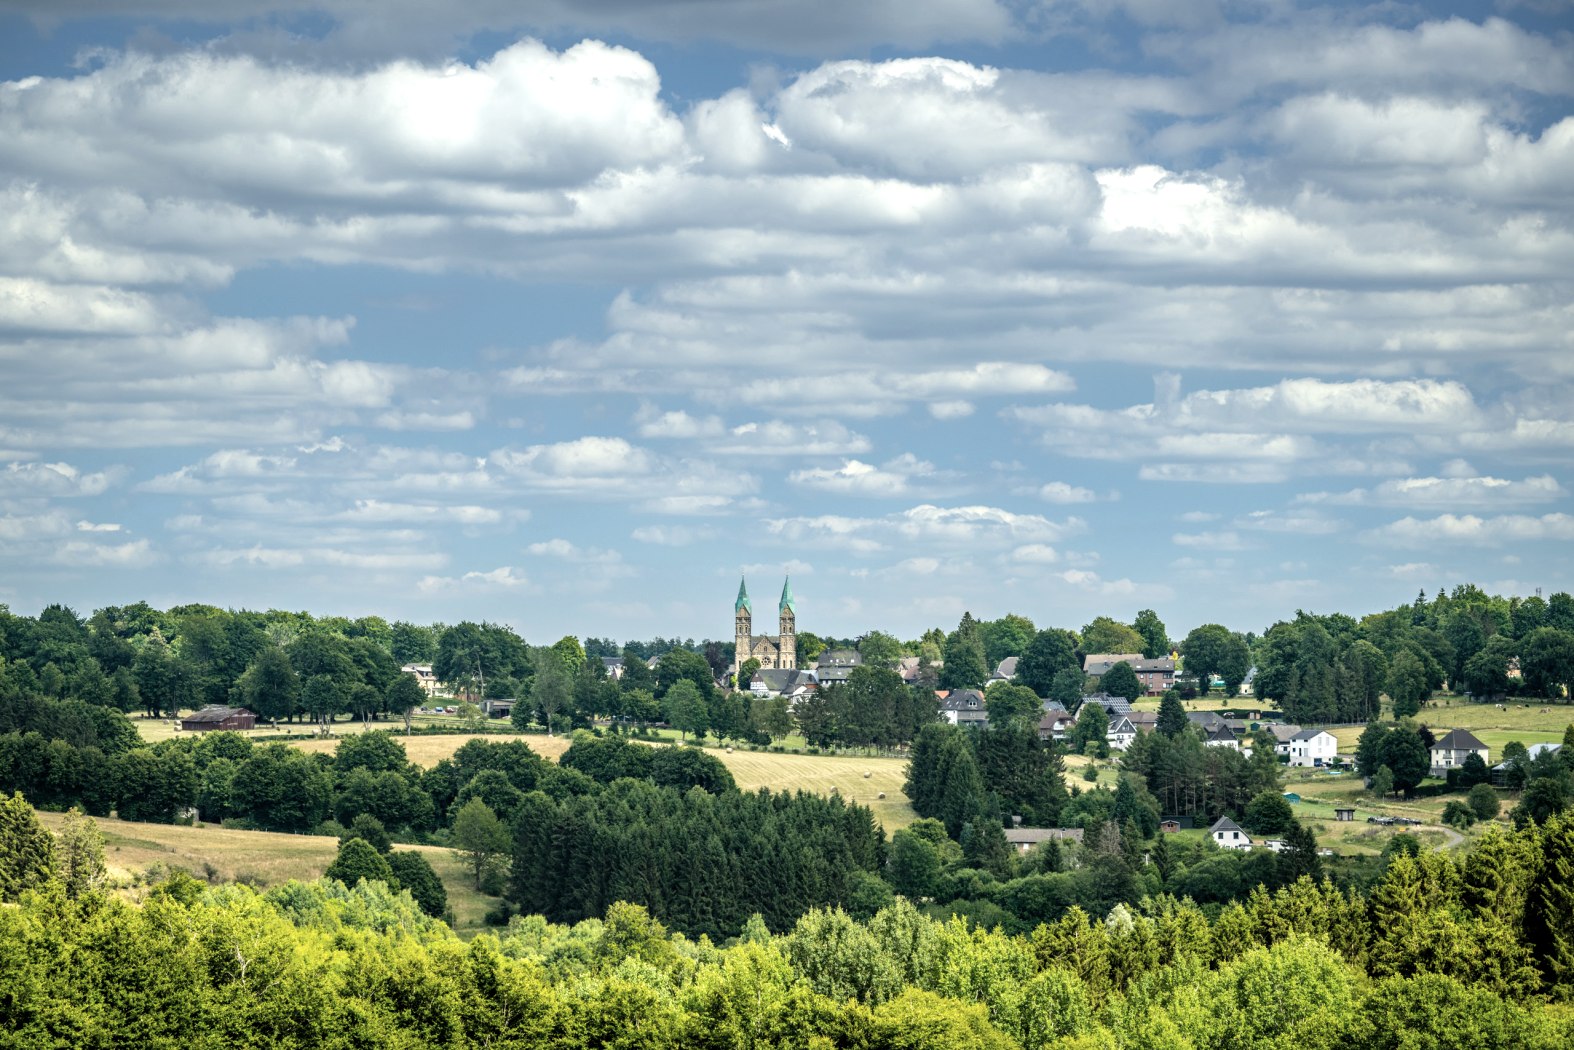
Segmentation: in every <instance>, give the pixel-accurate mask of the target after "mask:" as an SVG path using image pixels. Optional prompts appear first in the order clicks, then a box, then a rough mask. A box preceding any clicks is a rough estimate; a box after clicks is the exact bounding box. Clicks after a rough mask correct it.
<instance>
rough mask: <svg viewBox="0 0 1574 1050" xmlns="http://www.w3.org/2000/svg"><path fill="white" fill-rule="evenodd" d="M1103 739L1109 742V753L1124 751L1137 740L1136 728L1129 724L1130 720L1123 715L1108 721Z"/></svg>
mask: <svg viewBox="0 0 1574 1050" xmlns="http://www.w3.org/2000/svg"><path fill="white" fill-rule="evenodd" d="M1104 739H1105V740H1107V741H1109V747H1110V750H1111V751H1124V750H1126V749H1127V748H1128V747H1130V746H1131V742H1132V741H1133V740H1136V739H1137V727H1136V726H1134V725H1132V724H1131V719H1129V718H1127V717H1126V716H1125V715H1121V716H1120V717H1118V718H1112V719H1110V723H1109V730H1108V731H1107V732H1105V734H1104Z"/></svg>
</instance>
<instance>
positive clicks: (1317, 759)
mask: <svg viewBox="0 0 1574 1050" xmlns="http://www.w3.org/2000/svg"><path fill="white" fill-rule="evenodd" d="M1274 750H1275V751H1276V752H1278V753H1279V754H1281V755H1288V756H1289V757H1290V765H1292V766H1314V767H1320V766H1329V765H1333V761H1334V756H1335V755H1336V754H1338V753H1339V740H1338V738H1336V737H1335V736H1334V735H1333V734H1332V733H1330V732H1327V731H1326V730H1323V729H1303V730H1301V731H1300V732H1299V733H1296V734H1295V735H1294V736H1292V737H1291V738H1290V739H1289V740H1288V741H1285V742H1282V743H1280V744H1279V745H1278V746H1277V747H1275V748H1274Z"/></svg>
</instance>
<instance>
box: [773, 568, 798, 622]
mask: <svg viewBox="0 0 1574 1050" xmlns="http://www.w3.org/2000/svg"><path fill="white" fill-rule="evenodd" d="M788 609H791V610H792V611H793V615H797V613H798V606H797V605H795V604H794V603H793V597H792V577H791V576H789V577H787V579H786V580H785V581H784V582H783V583H782V603H781V605H780V606H779V607H778V609H777V611H778V612H786V611H787V610H788Z"/></svg>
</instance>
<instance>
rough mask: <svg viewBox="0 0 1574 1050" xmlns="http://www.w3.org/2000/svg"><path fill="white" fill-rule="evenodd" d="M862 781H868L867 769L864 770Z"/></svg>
mask: <svg viewBox="0 0 1574 1050" xmlns="http://www.w3.org/2000/svg"><path fill="white" fill-rule="evenodd" d="M864 779H865V780H868V779H869V771H868V770H867V769H866V770H864Z"/></svg>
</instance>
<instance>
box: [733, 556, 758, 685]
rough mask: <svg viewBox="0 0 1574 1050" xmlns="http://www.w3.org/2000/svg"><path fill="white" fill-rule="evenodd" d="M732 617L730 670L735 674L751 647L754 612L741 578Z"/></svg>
mask: <svg viewBox="0 0 1574 1050" xmlns="http://www.w3.org/2000/svg"><path fill="white" fill-rule="evenodd" d="M732 615H733V620H734V640H735V648H734V652H733V658H732V670H733V673H737V670H738V668H740V667H742V666H743V664H744V661H746V660H748V658H749V650H750V649H751V648H752V647H753V642H751V641H750V638H749V635H750V632H751V631H752V630H753V626H752V621H753V615H754V611H753V607H752V606H751V605H750V604H749V587H748V584H747V582H746V581H745V580H744V579H743V578H742V577H739V579H738V600H737V601H736V602H734V603H733V606H732Z"/></svg>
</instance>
